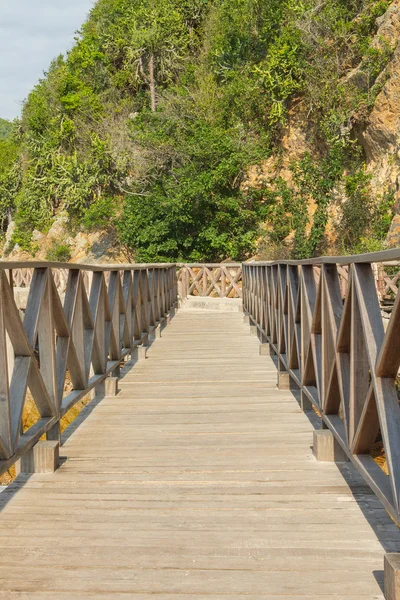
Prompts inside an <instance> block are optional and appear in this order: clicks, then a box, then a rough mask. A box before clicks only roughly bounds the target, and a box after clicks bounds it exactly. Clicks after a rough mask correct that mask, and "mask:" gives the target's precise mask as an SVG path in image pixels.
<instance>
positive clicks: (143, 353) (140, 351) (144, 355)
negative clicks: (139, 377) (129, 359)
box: [137, 346, 149, 360]
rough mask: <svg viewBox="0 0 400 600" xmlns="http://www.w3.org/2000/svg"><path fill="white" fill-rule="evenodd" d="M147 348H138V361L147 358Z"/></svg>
mask: <svg viewBox="0 0 400 600" xmlns="http://www.w3.org/2000/svg"><path fill="white" fill-rule="evenodd" d="M148 349H149V347H148V346H138V349H137V351H138V360H145V359H146V358H147V350H148Z"/></svg>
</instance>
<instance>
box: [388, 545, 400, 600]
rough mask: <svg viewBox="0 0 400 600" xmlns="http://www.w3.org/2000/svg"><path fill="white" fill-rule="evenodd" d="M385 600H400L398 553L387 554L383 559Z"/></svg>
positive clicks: (399, 555) (399, 562)
mask: <svg viewBox="0 0 400 600" xmlns="http://www.w3.org/2000/svg"><path fill="white" fill-rule="evenodd" d="M384 593H385V598H386V600H400V552H389V553H388V554H385V559H384Z"/></svg>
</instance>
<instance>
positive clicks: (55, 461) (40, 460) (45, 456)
mask: <svg viewBox="0 0 400 600" xmlns="http://www.w3.org/2000/svg"><path fill="white" fill-rule="evenodd" d="M59 460H60V444H59V443H58V442H56V441H40V442H37V444H35V445H34V446H33V447H32V448H30V449H29V450H28V452H26V453H25V454H23V455H22V457H21V463H20V465H21V468H20V473H54V471H56V469H58V465H59Z"/></svg>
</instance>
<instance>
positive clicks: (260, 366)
mask: <svg viewBox="0 0 400 600" xmlns="http://www.w3.org/2000/svg"><path fill="white" fill-rule="evenodd" d="M119 387H120V390H121V391H120V393H119V395H118V396H117V397H114V398H105V399H102V400H101V401H97V400H95V401H94V402H93V403H92V404H91V405H89V406H88V407H87V408H86V409H85V411H84V412H83V414H82V416H81V417H80V418H79V421H80V424H79V427H77V428H74V429H76V430H75V431H74V432H73V433H72V435H70V437H69V439H68V440H67V441H66V443H65V445H64V446H63V447H62V449H61V455H62V456H63V457H65V461H64V462H63V464H62V466H61V467H60V469H59V470H58V471H57V472H56V473H55V474H52V475H32V476H30V477H28V476H26V475H25V476H22V475H21V476H20V477H19V479H18V480H17V482H16V483H15V484H13V485H12V486H10V488H9V489H8V490H7V491H5V492H3V493H2V494H1V497H0V501H1V509H2V510H1V513H0V546H1V556H0V598H1V599H7V600H14V599H16V598H19V599H29V600H39V599H43V600H50V599H52V600H54V599H55V598H57V600H91V599H94V598H95V599H99V600H100V599H101V600H109V599H110V600H111V599H112V600H122V599H124V600H125V599H128V598H129V599H131V598H132V599H133V600H150V599H151V600H171V599H174V600H175V599H176V600H189V599H190V600H200V599H201V600H204V599H205V598H210V599H212V600H228V599H229V600H230V599H232V600H278V599H279V600H289V599H290V600H297V599H302V600H316V599H318V600H320V599H324V600H333V599H336V600H337V599H340V600H358V599H360V600H361V599H365V600H367V599H368V600H373V599H375V600H377V599H381V598H383V595H382V591H381V585H382V581H383V555H384V552H385V551H399V550H400V534H399V531H398V529H397V527H396V526H395V525H394V524H393V523H392V521H391V520H390V519H389V517H388V516H387V515H386V513H385V511H384V510H383V508H382V507H381V505H380V503H379V502H378V500H376V498H375V497H374V495H373V494H372V493H371V492H370V490H369V488H367V487H366V486H365V485H364V484H363V482H362V480H361V478H360V476H359V475H358V474H357V473H356V471H355V470H354V469H353V468H352V467H351V466H350V464H348V463H346V464H343V466H342V467H341V468H340V469H339V468H338V467H337V466H336V465H335V464H330V463H318V462H317V461H316V460H315V459H314V457H313V455H312V451H311V448H310V446H311V444H312V431H313V425H312V423H311V422H310V420H311V421H312V420H313V419H312V414H311V415H309V416H307V415H306V414H304V413H303V412H302V411H301V410H300V408H299V405H298V403H297V401H296V399H295V398H294V397H293V396H292V394H291V393H290V392H288V391H279V390H277V389H276V369H275V366H274V364H273V362H272V360H271V359H270V358H268V357H265V356H259V354H258V342H257V339H256V338H254V337H250V335H249V328H248V326H246V325H244V324H243V322H242V315H240V314H238V313H234V312H226V313H225V312H210V311H196V310H181V311H179V312H178V314H177V316H176V317H175V318H174V319H173V321H172V323H171V325H169V326H168V327H167V328H166V330H165V331H164V332H163V337H162V339H161V340H157V342H156V343H155V344H154V345H153V346H152V348H151V349H150V351H149V358H148V360H146V361H142V362H140V363H138V364H137V365H136V366H135V367H134V368H133V369H132V370H130V371H128V370H127V372H126V373H125V374H124V376H123V378H122V379H121V381H120V382H119Z"/></svg>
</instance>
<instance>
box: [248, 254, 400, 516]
mask: <svg viewBox="0 0 400 600" xmlns="http://www.w3.org/2000/svg"><path fill="white" fill-rule="evenodd" d="M393 261H394V262H393ZM399 261H400V250H390V251H386V252H379V253H374V254H365V255H360V256H348V257H325V258H318V259H312V260H304V261H297V262H296V261H282V262H273V263H260V262H258V263H257V262H253V263H245V264H243V305H244V311H245V313H246V314H248V315H249V317H250V320H251V322H252V324H253V326H255V327H256V330H257V331H258V334H259V337H260V339H261V340H262V341H263V342H267V343H268V344H269V345H270V349H271V350H272V353H273V354H275V355H276V357H277V366H278V381H279V378H280V377H285V376H286V377H288V378H289V382H290V384H291V385H292V386H294V387H296V388H298V389H300V391H301V405H302V407H303V409H306V408H311V407H314V408H315V409H316V410H317V412H318V414H320V415H321V418H322V423H323V426H324V427H326V428H329V429H330V430H331V431H332V433H333V435H334V437H335V439H336V441H337V442H338V443H339V444H340V446H341V448H342V449H343V450H344V452H345V453H346V455H347V456H348V458H349V459H350V460H351V461H352V462H353V464H354V465H355V466H356V468H357V469H358V471H359V472H360V473H361V474H362V476H363V477H364V479H365V481H366V482H367V483H368V484H369V485H370V486H371V488H372V489H373V490H374V492H375V493H376V494H377V496H378V497H379V498H380V499H381V501H382V502H383V504H384V505H385V507H386V509H387V510H388V511H389V512H390V514H391V515H392V516H393V518H394V519H395V520H396V521H397V522H399V521H400V408H399V397H398V381H397V376H398V370H399V366H400V294H397V285H396V283H397V280H395V279H396V277H397V275H396V274H395V275H394V278H393V277H390V276H388V275H386V276H384V277H383V279H382V276H379V272H380V273H382V270H383V271H385V269H386V268H387V265H389V266H391V267H393V265H398V264H399ZM379 281H381V282H382V281H383V283H384V287H383V288H381V289H379ZM390 291H391V293H392V295H393V297H394V296H395V299H393V306H392V309H391V315H390V320H389V321H388V325H387V328H386V332H385V328H384V324H383V317H382V314H381V306H380V301H381V300H382V295H385V294H387V292H390ZM377 441H378V442H379V443H380V442H382V444H383V450H384V453H385V456H386V464H387V470H388V473H389V474H388V475H386V474H385V472H384V471H383V470H382V469H381V468H380V467H379V466H378V464H377V463H376V462H375V460H374V459H373V457H372V455H371V453H372V450H373V447H374V445H375V444H376V442H377Z"/></svg>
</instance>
